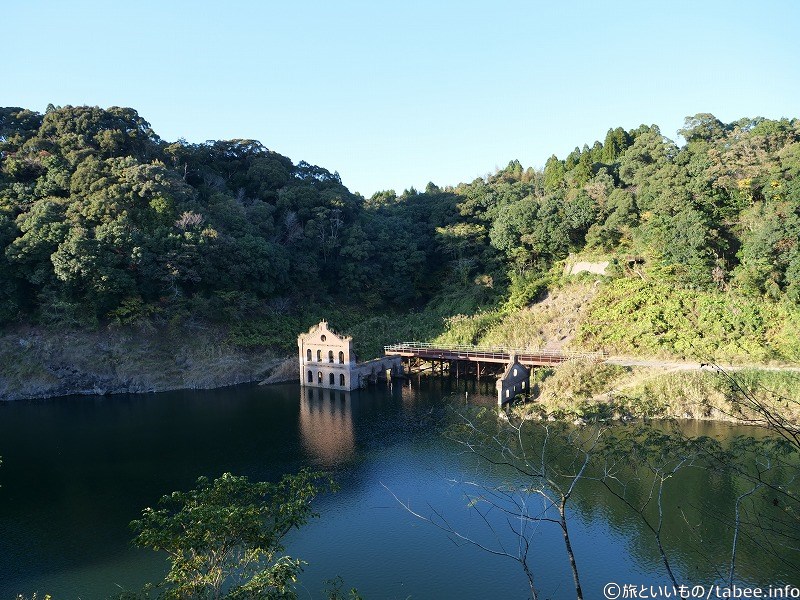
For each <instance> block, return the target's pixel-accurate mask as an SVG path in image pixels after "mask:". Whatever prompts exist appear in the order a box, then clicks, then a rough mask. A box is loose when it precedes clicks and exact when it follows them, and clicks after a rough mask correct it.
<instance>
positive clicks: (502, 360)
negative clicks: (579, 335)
mask: <svg viewBox="0 0 800 600" xmlns="http://www.w3.org/2000/svg"><path fill="white" fill-rule="evenodd" d="M383 351H384V354H386V355H387V356H403V357H416V358H422V359H429V360H465V361H470V362H486V363H498V364H507V363H508V362H509V361H510V360H511V356H512V355H515V356H516V357H517V360H518V361H519V362H520V363H522V364H523V365H527V366H548V365H556V364H559V363H563V362H566V361H568V360H573V359H587V360H595V361H600V360H603V359H604V358H605V355H603V354H602V353H599V352H597V353H579V352H556V351H552V350H530V349H528V348H484V347H481V346H455V345H453V346H448V345H433V344H424V343H420V342H402V343H400V344H392V345H390V346H384V348H383Z"/></svg>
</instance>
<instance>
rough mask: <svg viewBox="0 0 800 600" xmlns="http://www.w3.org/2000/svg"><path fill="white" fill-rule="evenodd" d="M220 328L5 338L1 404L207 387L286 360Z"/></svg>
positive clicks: (255, 374)
mask: <svg viewBox="0 0 800 600" xmlns="http://www.w3.org/2000/svg"><path fill="white" fill-rule="evenodd" d="M225 338H226V334H225V332H224V330H222V329H220V328H215V327H206V326H203V327H196V328H180V329H177V328H170V329H165V330H157V329H153V328H147V329H137V328H113V329H104V330H101V331H93V332H87V331H48V330H45V329H40V328H32V327H19V328H14V329H7V330H5V331H4V332H2V333H0V401H2V400H20V399H28V398H49V397H53V396H64V395H69V394H116V393H128V392H157V391H164V390H173V389H207V388H214V387H222V386H226V385H234V384H237V383H245V382H249V381H258V380H262V379H264V378H265V377H266V376H268V375H269V374H270V373H271V372H272V371H273V369H274V368H275V367H276V366H277V365H278V364H279V363H281V361H282V360H284V359H285V358H286V357H285V355H278V354H275V353H270V352H263V351H254V350H246V349H242V348H238V347H236V346H233V345H231V344H229V343H227V342H226V341H225Z"/></svg>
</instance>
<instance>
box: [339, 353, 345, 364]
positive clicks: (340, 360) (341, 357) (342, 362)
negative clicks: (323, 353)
mask: <svg viewBox="0 0 800 600" xmlns="http://www.w3.org/2000/svg"><path fill="white" fill-rule="evenodd" d="M339 364H340V365H343V364H344V352H341V351H340V352H339Z"/></svg>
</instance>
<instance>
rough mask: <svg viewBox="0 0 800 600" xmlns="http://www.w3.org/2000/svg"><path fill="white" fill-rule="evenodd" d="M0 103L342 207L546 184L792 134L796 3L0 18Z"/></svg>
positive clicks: (190, 6) (154, 5)
mask: <svg viewBox="0 0 800 600" xmlns="http://www.w3.org/2000/svg"><path fill="white" fill-rule="evenodd" d="M1 14H2V19H3V21H4V27H3V42H4V43H3V46H4V49H5V57H4V60H3V62H2V67H0V86H1V87H0V105H5V106H24V107H26V108H31V109H34V110H38V111H44V109H45V107H46V106H47V104H48V103H51V102H52V103H53V104H56V105H65V104H73V105H77V104H90V105H99V106H103V107H106V106H112V105H119V106H131V107H133V108H135V109H136V110H138V111H139V113H140V114H141V115H142V116H143V117H144V118H145V119H147V120H148V121H149V122H150V123H151V124H152V125H153V127H154V129H155V131H156V132H157V133H158V134H159V135H160V136H161V137H162V138H164V139H167V140H175V139H177V138H181V137H182V138H185V139H186V140H188V141H190V142H200V141H204V140H206V139H231V138H254V139H258V140H260V141H261V142H263V143H264V145H266V146H267V147H268V148H270V149H273V150H276V151H278V152H280V153H281V154H285V155H287V156H289V157H290V158H292V160H294V161H295V162H298V161H300V160H306V161H308V162H311V163H314V164H318V165H320V166H323V167H325V168H327V169H329V170H331V171H334V170H335V171H338V172H339V173H340V175H341V176H342V180H343V181H344V183H345V185H347V186H348V187H349V188H350V189H351V190H353V191H358V192H361V193H363V194H364V195H367V196H369V195H371V194H372V193H373V192H375V191H376V190H382V189H389V188H393V189H396V190H397V191H398V192H400V191H402V190H403V189H404V188H408V187H410V186H412V185H413V186H415V187H417V188H423V187H424V186H425V184H426V183H427V182H428V181H433V182H434V183H436V184H438V185H441V186H444V185H454V184H457V183H458V182H460V181H471V180H473V179H474V178H475V177H480V176H484V175H486V174H487V173H490V172H492V171H493V170H494V169H495V167H503V166H505V165H506V164H507V163H508V161H509V160H512V159H519V160H520V161H521V162H522V164H523V165H525V166H535V167H541V166H542V165H543V164H544V162H545V160H547V158H548V157H549V156H550V155H551V154H553V153H555V154H557V155H558V156H559V157H561V158H563V157H564V156H565V155H566V154H567V153H569V152H570V151H571V150H572V149H573V148H574V147H575V146H582V145H583V144H584V143H588V144H590V145H591V143H592V142H593V141H594V140H596V139H600V140H601V141H602V139H603V138H604V136H605V133H606V131H607V130H608V129H609V128H610V127H616V126H623V127H625V128H632V127H636V126H638V125H640V124H641V123H646V124H653V123H655V124H657V125H658V126H659V127H661V130H662V132H663V133H664V134H665V135H667V136H668V137H671V138H673V139H676V130H677V129H678V128H680V127H681V126H682V124H683V120H684V117H686V116H688V115H694V114H696V113H699V112H711V113H713V114H715V115H716V116H717V117H718V118H720V119H721V120H723V121H726V122H728V121H732V120H735V119H738V118H739V117H743V116H757V115H760V116H765V117H769V118H779V117H798V116H800V110H798V108H799V107H800V64H799V63H798V57H800V41H799V38H798V31H797V28H798V25H800V2H795V1H794V0H783V1H777V0H762V1H759V2H736V1H733V0H728V1H727V2H716V1H703V0H694V1H692V2H683V1H676V0H670V1H669V2H659V1H651V0H637V1H619V2H615V1H613V0H608V1H606V2H602V3H601V2H578V1H573V2H568V3H558V2H552V1H551V2H533V1H529V2H524V1H519V2H517V1H509V2H501V1H500V2H491V3H490V2H469V1H464V2H455V1H454V2H435V1H434V0H429V1H428V2H416V1H404V2H391V3H389V2H386V3H384V2H378V1H373V2H351V1H347V0H342V1H340V2H331V1H328V2H316V1H308V2H302V3H301V2H286V1H285V0H284V1H282V2H255V1H253V2H243V1H236V0H226V1H225V2H221V1H220V2H205V1H202V0H195V1H194V2H183V1H166V0H160V1H158V2H151V1H138V2H126V3H123V2H113V1H111V0H108V1H106V2H99V1H80V0H73V1H71V2H61V1H58V2H56V1H51V2H44V1H36V0H29V1H26V2H23V1H21V0H6V1H5V2H4V3H3V7H2V13H1Z"/></svg>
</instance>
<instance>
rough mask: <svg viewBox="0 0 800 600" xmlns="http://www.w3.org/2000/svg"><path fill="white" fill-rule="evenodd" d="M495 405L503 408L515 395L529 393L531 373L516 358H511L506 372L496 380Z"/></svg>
mask: <svg viewBox="0 0 800 600" xmlns="http://www.w3.org/2000/svg"><path fill="white" fill-rule="evenodd" d="M495 387H496V388H497V404H498V406H503V405H504V404H508V403H509V402H511V401H512V400H514V397H515V396H517V394H525V393H528V392H529V391H530V387H531V371H530V369H528V368H527V367H526V366H524V365H522V364H521V363H520V362H519V361H518V360H517V357H516V356H513V355H512V356H511V362H509V363H508V366H507V367H506V370H505V371H503V374H502V375H501V376H500V378H499V379H498V380H497V384H496V386H495Z"/></svg>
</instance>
